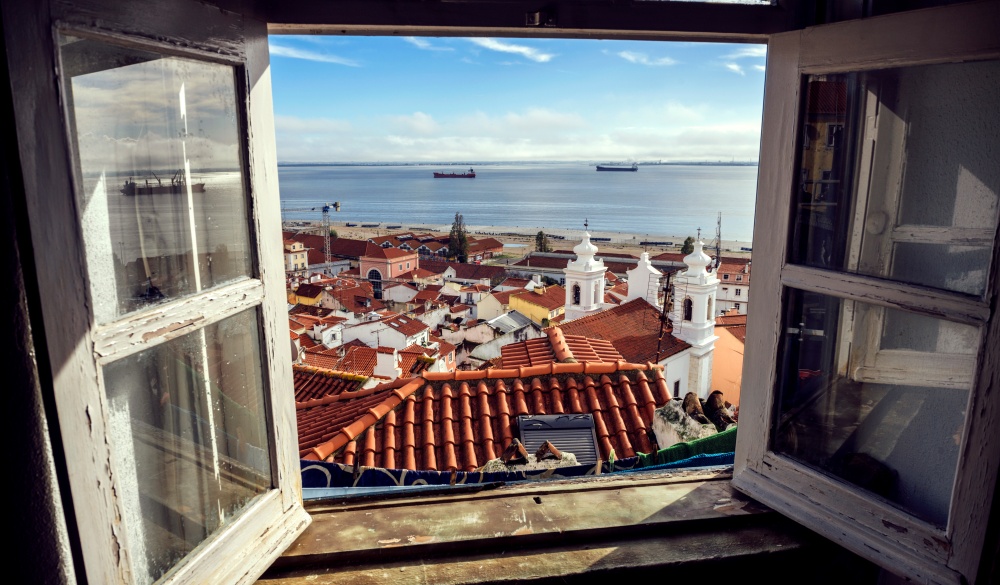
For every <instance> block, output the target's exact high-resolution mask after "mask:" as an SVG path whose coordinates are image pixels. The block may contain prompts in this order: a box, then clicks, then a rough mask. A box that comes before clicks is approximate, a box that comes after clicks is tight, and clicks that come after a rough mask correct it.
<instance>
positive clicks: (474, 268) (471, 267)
mask: <svg viewBox="0 0 1000 585" xmlns="http://www.w3.org/2000/svg"><path fill="white" fill-rule="evenodd" d="M420 267H421V268H426V269H427V270H430V271H431V272H433V273H434V274H441V273H442V272H444V271H445V270H447V269H448V268H454V269H455V277H456V278H461V279H463V280H481V279H490V280H493V279H497V278H503V276H504V274H506V270H505V269H504V267H502V266H488V265H486V264H462V263H461V262H442V261H439V260H421V261H420Z"/></svg>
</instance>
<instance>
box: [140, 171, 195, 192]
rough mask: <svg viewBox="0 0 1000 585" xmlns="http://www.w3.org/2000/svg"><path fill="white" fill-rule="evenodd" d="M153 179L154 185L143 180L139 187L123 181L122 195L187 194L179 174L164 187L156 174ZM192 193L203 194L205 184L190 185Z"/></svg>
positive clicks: (175, 174) (178, 172)
mask: <svg viewBox="0 0 1000 585" xmlns="http://www.w3.org/2000/svg"><path fill="white" fill-rule="evenodd" d="M152 175H153V178H154V179H156V183H155V184H153V183H150V182H149V179H145V184H144V185H139V184H137V183H136V182H135V181H133V180H132V177H129V178H128V180H127V181H125V185H124V186H123V187H122V194H123V195H133V196H134V195H163V194H165V193H173V194H175V195H176V194H181V193H187V188H186V183H185V182H184V177H183V176H181V172H180V171H177V172H176V173H174V176H173V177H171V178H170V184H169V185H164V184H163V181H161V180H160V178H159V177H157V176H156V173H152ZM191 192H192V193H204V192H205V183H191Z"/></svg>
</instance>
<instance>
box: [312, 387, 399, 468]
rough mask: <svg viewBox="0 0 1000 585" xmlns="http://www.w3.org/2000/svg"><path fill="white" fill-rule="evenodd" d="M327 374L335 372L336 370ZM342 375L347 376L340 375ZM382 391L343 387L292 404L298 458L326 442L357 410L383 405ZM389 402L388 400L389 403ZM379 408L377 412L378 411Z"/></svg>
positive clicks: (360, 411) (364, 411)
mask: <svg viewBox="0 0 1000 585" xmlns="http://www.w3.org/2000/svg"><path fill="white" fill-rule="evenodd" d="M330 374H333V375H337V373H336V372H330ZM340 375H344V376H350V375H349V374H348V375H345V374H340ZM386 402H387V401H386V397H385V395H384V393H379V392H374V391H373V390H372V389H367V390H366V389H356V390H353V391H349V390H344V391H341V392H339V393H337V394H333V395H327V396H326V397H324V398H320V399H317V400H314V401H309V402H304V403H298V404H296V405H295V419H296V422H297V423H298V434H299V457H307V456H308V455H309V454H310V453H311V452H312V451H313V448H314V447H316V446H322V445H324V444H327V443H328V442H330V441H331V440H332V439H334V438H335V437H336V435H338V434H339V433H340V431H341V430H342V429H344V428H345V426H346V425H349V424H351V422H353V421H354V420H355V419H356V418H357V417H358V415H359V414H360V413H367V412H369V409H371V408H372V407H377V406H380V405H383V404H385V403H386ZM390 403H391V402H390ZM381 410H383V409H380V410H379V412H381Z"/></svg>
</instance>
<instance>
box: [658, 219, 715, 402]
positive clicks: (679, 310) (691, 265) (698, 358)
mask: <svg viewBox="0 0 1000 585" xmlns="http://www.w3.org/2000/svg"><path fill="white" fill-rule="evenodd" d="M704 248H705V243H704V242H702V241H701V238H700V237H699V239H698V241H697V242H695V245H694V251H693V252H691V253H690V254H688V255H687V256H685V257H684V264H686V265H687V270H684V271H683V272H679V273H677V276H676V277H675V278H674V281H673V286H674V290H673V297H674V305H673V308H672V310H671V311H670V322H671V324H672V325H673V336H674V337H676V338H678V339H681V340H683V341H686V342H687V343H689V344H690V345H691V354H690V356H691V358H690V359H691V362H690V366H689V367H690V369H689V372H688V391H689V392H695V393H697V394H698V396H699V397H700V398H708V395H709V393H710V392H711V391H712V353H713V351H714V350H715V340H716V339H718V337H717V336H716V335H715V293H716V291H717V290H718V288H719V279H718V277H716V275H715V273H714V272H709V271H708V270H706V268H707V267H708V266H709V265H711V263H712V259H711V258H709V257H708V255H707V254H705V251H704Z"/></svg>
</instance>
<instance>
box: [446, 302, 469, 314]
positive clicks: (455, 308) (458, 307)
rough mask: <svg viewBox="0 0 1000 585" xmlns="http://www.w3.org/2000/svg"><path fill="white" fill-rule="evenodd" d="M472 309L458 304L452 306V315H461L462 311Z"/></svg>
mask: <svg viewBox="0 0 1000 585" xmlns="http://www.w3.org/2000/svg"><path fill="white" fill-rule="evenodd" d="M470 308H471V307H469V305H463V304H457V305H452V306H451V312H452V313H461V312H462V311H468V310H469V309H470Z"/></svg>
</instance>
